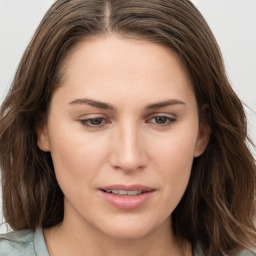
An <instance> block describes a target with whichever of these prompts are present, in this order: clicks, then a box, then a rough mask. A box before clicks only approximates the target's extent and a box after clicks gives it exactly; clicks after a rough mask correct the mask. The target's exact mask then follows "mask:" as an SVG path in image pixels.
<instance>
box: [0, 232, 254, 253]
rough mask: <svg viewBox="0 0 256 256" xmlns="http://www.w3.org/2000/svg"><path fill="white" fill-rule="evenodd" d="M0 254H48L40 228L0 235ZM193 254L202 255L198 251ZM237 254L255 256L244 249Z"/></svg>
mask: <svg viewBox="0 0 256 256" xmlns="http://www.w3.org/2000/svg"><path fill="white" fill-rule="evenodd" d="M0 256H49V253H48V250H47V247H46V244H45V240H44V235H43V232H42V229H41V228H40V229H37V230H36V232H35V233H33V232H31V231H29V230H22V231H16V232H10V233H8V234H3V235H0ZM194 256H203V255H202V254H201V253H200V252H199V251H198V252H197V253H195V255H194ZM238 256H256V253H253V252H249V251H244V252H242V253H241V254H240V255H238Z"/></svg>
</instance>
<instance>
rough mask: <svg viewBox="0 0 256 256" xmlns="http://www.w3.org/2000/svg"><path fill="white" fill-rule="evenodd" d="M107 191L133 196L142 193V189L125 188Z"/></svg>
mask: <svg viewBox="0 0 256 256" xmlns="http://www.w3.org/2000/svg"><path fill="white" fill-rule="evenodd" d="M107 192H108V193H113V194H116V195H120V196H135V195H139V194H141V193H142V190H133V191H126V190H107Z"/></svg>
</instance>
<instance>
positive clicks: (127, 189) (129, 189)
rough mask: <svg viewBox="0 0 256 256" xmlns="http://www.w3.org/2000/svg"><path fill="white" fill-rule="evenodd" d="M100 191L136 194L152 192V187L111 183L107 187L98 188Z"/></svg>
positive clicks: (116, 193)
mask: <svg viewBox="0 0 256 256" xmlns="http://www.w3.org/2000/svg"><path fill="white" fill-rule="evenodd" d="M100 190H101V191H103V192H105V193H110V194H115V195H119V196H136V195H140V194H143V193H147V192H152V191H153V190H155V189H154V188H151V187H148V186H144V185H139V184H134V185H121V184H119V185H118V184H117V185H111V186H107V187H102V188H100Z"/></svg>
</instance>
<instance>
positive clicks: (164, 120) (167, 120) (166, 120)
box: [148, 116, 176, 126]
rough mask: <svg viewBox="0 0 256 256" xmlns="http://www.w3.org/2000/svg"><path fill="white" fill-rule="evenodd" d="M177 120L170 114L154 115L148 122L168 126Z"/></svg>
mask: <svg viewBox="0 0 256 256" xmlns="http://www.w3.org/2000/svg"><path fill="white" fill-rule="evenodd" d="M175 121H176V118H174V117H169V116H154V117H152V118H150V119H149V121H148V122H150V123H153V124H154V125H158V126H168V125H171V124H173V123H174V122H175Z"/></svg>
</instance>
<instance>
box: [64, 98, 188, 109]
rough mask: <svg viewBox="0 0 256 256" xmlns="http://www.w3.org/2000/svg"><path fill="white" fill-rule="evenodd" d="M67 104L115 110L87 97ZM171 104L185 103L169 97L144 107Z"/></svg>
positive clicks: (106, 104)
mask: <svg viewBox="0 0 256 256" xmlns="http://www.w3.org/2000/svg"><path fill="white" fill-rule="evenodd" d="M69 104H70V105H81V104H87V105H90V106H92V107H95V108H99V109H107V110H115V108H114V107H113V106H112V105H110V104H108V103H105V102H100V101H96V100H92V99H87V98H84V99H76V100H73V101H71V102H70V103H69ZM172 105H186V103H185V102H183V101H181V100H178V99H170V100H166V101H161V102H157V103H153V104H149V105H147V106H146V107H145V109H146V110H151V109H157V108H163V107H168V106H172Z"/></svg>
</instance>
